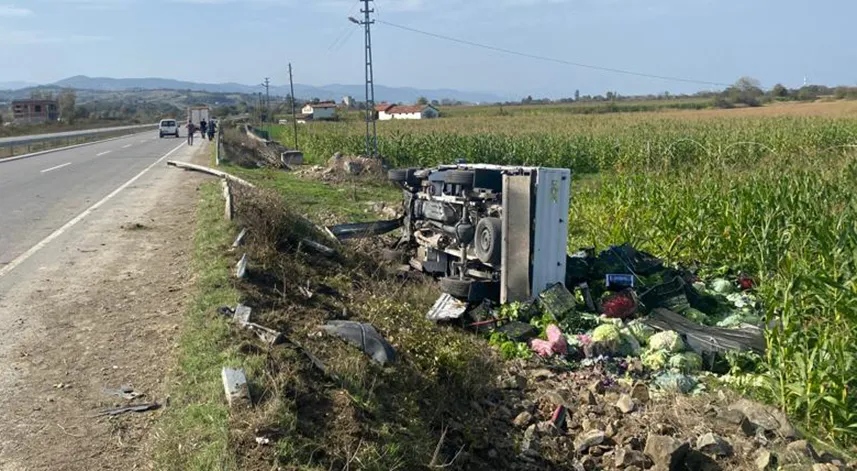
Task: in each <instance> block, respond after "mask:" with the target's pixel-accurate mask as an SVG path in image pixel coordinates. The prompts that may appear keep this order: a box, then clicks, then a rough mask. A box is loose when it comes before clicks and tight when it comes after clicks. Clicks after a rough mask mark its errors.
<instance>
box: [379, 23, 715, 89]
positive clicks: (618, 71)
mask: <svg viewBox="0 0 857 471" xmlns="http://www.w3.org/2000/svg"><path fill="white" fill-rule="evenodd" d="M375 21H377V22H378V23H381V24H384V25H387V26H391V27H393V28H398V29H401V30H405V31H410V32H412V33H418V34H422V35H424V36H429V37H432V38H436V39H443V40H445V41H451V42H455V43H459V44H466V45H468V46H473V47H479V48H482V49H488V50H490V51H495V52H502V53H504V54H510V55H513V56H519V57H526V58H529V59H536V60H541V61H546V62H553V63H556V64H563V65H570V66H573V67H581V68H584V69H591V70H599V71H602V72H611V73H615V74H624V75H633V76H636V77H645V78H652V79H658V80H666V81H671V82H684V83H694V84H698V85H713V86H717V87H728V86H729V84H728V83H721V82H711V81H707V80H696V79H689V78H683V77H675V76H670V75H656V74H647V73H644V72H635V71H633V70H625V69H616V68H613V67H601V66H598V65H591V64H583V63H580V62H573V61H568V60H564V59H557V58H554V57H547V56H540V55H537V54H530V53H526V52H520V51H513V50H511V49H506V48H502V47H497V46H490V45H488V44H481V43H477V42H473V41H468V40H466V39H458V38H454V37H452V36H445V35H443V34H437V33H431V32H428V31H423V30H419V29H416V28H411V27H409V26H403V25H399V24H395V23H391V22H389V21H384V20H379V19H376V20H375Z"/></svg>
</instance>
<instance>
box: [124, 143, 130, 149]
mask: <svg viewBox="0 0 857 471" xmlns="http://www.w3.org/2000/svg"><path fill="white" fill-rule="evenodd" d="M129 147H131V144H126V145H124V146H122V148H123V149H127V148H129Z"/></svg>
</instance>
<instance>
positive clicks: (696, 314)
mask: <svg viewBox="0 0 857 471" xmlns="http://www.w3.org/2000/svg"><path fill="white" fill-rule="evenodd" d="M681 314H682V315H683V316H684V317H686V318H687V319H688V320H692V321H693V322H696V323H697V324H707V323H708V315H706V314H705V313H704V312H702V311H700V310H699V309H694V308H692V307H690V308H687V309H685V310H684V311H683V312H682V313H681Z"/></svg>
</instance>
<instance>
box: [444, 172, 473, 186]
mask: <svg viewBox="0 0 857 471" xmlns="http://www.w3.org/2000/svg"><path fill="white" fill-rule="evenodd" d="M474 175H475V174H474V173H473V172H471V171H469V170H447V171H446V173H444V174H443V181H444V183H449V184H453V185H464V186H473V176H474Z"/></svg>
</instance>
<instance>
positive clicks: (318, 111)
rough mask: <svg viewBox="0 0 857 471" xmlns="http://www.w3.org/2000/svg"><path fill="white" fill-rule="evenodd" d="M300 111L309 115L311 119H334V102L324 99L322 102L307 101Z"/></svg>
mask: <svg viewBox="0 0 857 471" xmlns="http://www.w3.org/2000/svg"><path fill="white" fill-rule="evenodd" d="M301 113H303V114H304V115H306V116H307V117H309V118H310V119H311V120H313V121H324V120H329V119H336V103H334V102H332V101H325V102H322V103H307V104H306V105H305V106H304V107H303V108H302V109H301Z"/></svg>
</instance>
